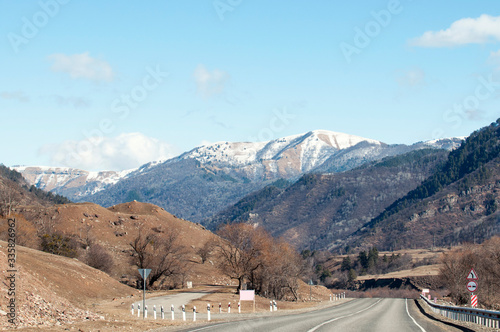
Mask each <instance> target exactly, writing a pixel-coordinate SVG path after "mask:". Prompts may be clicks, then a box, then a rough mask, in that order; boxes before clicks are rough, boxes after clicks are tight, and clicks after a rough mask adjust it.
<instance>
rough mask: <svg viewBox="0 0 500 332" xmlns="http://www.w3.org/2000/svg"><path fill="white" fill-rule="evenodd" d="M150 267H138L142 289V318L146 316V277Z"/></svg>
mask: <svg viewBox="0 0 500 332" xmlns="http://www.w3.org/2000/svg"><path fill="white" fill-rule="evenodd" d="M150 272H151V269H139V274H140V275H141V277H142V284H143V286H144V287H143V291H142V308H143V309H142V310H143V311H142V318H143V319H145V318H146V279H147V278H148V275H149V273H150Z"/></svg>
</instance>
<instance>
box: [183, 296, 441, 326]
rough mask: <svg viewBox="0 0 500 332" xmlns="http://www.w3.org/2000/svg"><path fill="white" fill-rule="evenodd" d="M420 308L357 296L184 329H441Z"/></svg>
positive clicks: (406, 303) (397, 302)
mask: <svg viewBox="0 0 500 332" xmlns="http://www.w3.org/2000/svg"><path fill="white" fill-rule="evenodd" d="M417 310H418V309H417V308H416V306H415V304H414V302H413V300H408V301H407V300H405V299H355V300H353V301H350V302H347V303H345V304H342V305H339V306H335V307H330V308H326V309H321V310H316V311H311V312H305V313H301V314H295V315H286V316H274V317H273V316H269V317H261V318H259V317H258V316H257V317H256V318H255V319H250V320H244V321H237V322H226V323H215V324H212V325H207V326H202V327H193V328H188V329H185V330H184V331H191V332H198V331H200V332H201V331H203V332H210V331H218V332H224V331H231V332H239V331H278V332H280V331H282V332H295V331H300V332H303V331H304V332H325V331H334V330H335V331H342V332H347V331H370V332H372V331H373V332H378V331H380V332H402V331H415V332H434V331H442V330H441V329H439V328H437V327H436V326H435V325H434V324H432V323H430V321H428V320H427V319H425V318H420V317H421V316H420V315H417ZM417 317H418V318H417Z"/></svg>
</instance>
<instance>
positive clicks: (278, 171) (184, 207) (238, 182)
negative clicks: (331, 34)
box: [14, 130, 460, 222]
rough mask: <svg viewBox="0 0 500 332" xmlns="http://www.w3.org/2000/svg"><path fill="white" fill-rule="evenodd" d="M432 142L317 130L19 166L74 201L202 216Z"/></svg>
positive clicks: (42, 185) (448, 142)
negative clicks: (100, 165)
mask: <svg viewBox="0 0 500 332" xmlns="http://www.w3.org/2000/svg"><path fill="white" fill-rule="evenodd" d="M459 142H460V139H455V138H451V139H447V140H444V141H443V142H439V141H436V142H432V143H430V144H431V146H433V147H435V148H440V147H441V146H443V145H448V146H456V145H458V144H459ZM428 147H429V145H426V143H416V144H414V145H410V146H407V145H388V144H385V143H382V142H379V141H376V140H372V139H367V138H363V137H360V136H355V135H349V134H343V133H338V132H331V131H326V130H315V131H310V132H307V133H305V134H298V135H292V136H287V137H282V138H278V139H274V140H271V141H265V142H257V143H251V142H233V143H232V142H218V143H213V144H210V145H205V146H200V147H196V148H194V149H192V150H190V151H187V152H185V153H183V154H181V155H179V156H177V157H174V158H171V159H168V160H166V161H159V162H151V163H148V164H145V165H142V166H141V167H139V168H137V169H133V170H127V171H122V172H107V171H103V172H93V173H92V172H87V171H82V170H72V169H68V168H61V169H60V172H61V174H58V171H57V168H56V169H51V168H36V167H17V169H18V170H19V171H20V172H22V173H24V174H23V175H24V176H25V178H26V179H27V180H28V182H30V183H32V184H34V185H36V186H37V187H39V188H44V189H46V190H51V191H52V192H54V193H58V194H60V195H64V196H66V197H68V198H70V199H71V200H73V201H75V202H83V201H90V202H94V203H97V204H100V205H104V206H111V205H115V204H119V203H123V202H125V201H129V200H133V199H136V200H140V201H145V202H150V203H154V204H156V205H159V206H161V207H163V208H165V209H167V210H169V211H172V212H173V213H174V214H176V215H179V216H181V217H182V218H184V219H188V220H192V221H194V222H203V220H205V219H206V218H207V217H210V216H211V215H213V214H215V213H217V212H219V211H220V210H222V209H223V208H224V207H226V206H228V205H230V204H234V203H236V202H237V201H238V200H239V199H241V198H242V197H244V196H245V195H246V194H248V193H250V192H251V191H253V190H258V189H260V188H262V187H264V186H266V185H267V184H270V183H272V182H273V181H276V180H278V179H281V178H283V179H287V180H291V181H295V180H297V179H299V178H300V177H301V176H302V175H304V174H306V173H308V172H314V173H336V172H342V171H345V170H349V169H352V168H355V167H358V166H360V165H362V164H363V163H366V162H370V161H373V160H379V159H382V158H384V157H386V156H392V155H398V154H401V153H405V152H408V151H411V150H415V149H423V148H428ZM14 169H16V168H15V167H14ZM59 175H61V178H58V176H59ZM200 194H202V195H203V197H200V196H199V195H200Z"/></svg>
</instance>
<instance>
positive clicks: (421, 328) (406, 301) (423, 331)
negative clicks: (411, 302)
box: [405, 299, 426, 332]
mask: <svg viewBox="0 0 500 332" xmlns="http://www.w3.org/2000/svg"><path fill="white" fill-rule="evenodd" d="M405 304H406V313H407V314H408V316H409V317H410V318H411V320H412V321H413V323H415V325H417V326H418V327H419V328H420V330H422V332H426V331H425V329H424V328H423V327H422V326H420V325H419V324H418V323H417V321H416V320H415V319H414V318H413V317H412V316H411V315H410V312H409V311H408V299H405Z"/></svg>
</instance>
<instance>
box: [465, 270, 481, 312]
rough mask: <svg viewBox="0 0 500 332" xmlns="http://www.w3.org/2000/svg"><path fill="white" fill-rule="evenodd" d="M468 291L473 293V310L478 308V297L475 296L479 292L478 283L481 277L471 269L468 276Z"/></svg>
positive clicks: (471, 302)
mask: <svg viewBox="0 0 500 332" xmlns="http://www.w3.org/2000/svg"><path fill="white" fill-rule="evenodd" d="M467 280H468V281H469V282H468V283H467V290H468V291H469V292H471V293H472V294H471V296H470V304H471V306H472V307H473V308H475V307H477V295H475V294H474V292H475V291H477V287H478V286H477V281H478V280H479V276H478V275H477V273H476V271H474V269H470V271H469V274H468V275H467Z"/></svg>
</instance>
